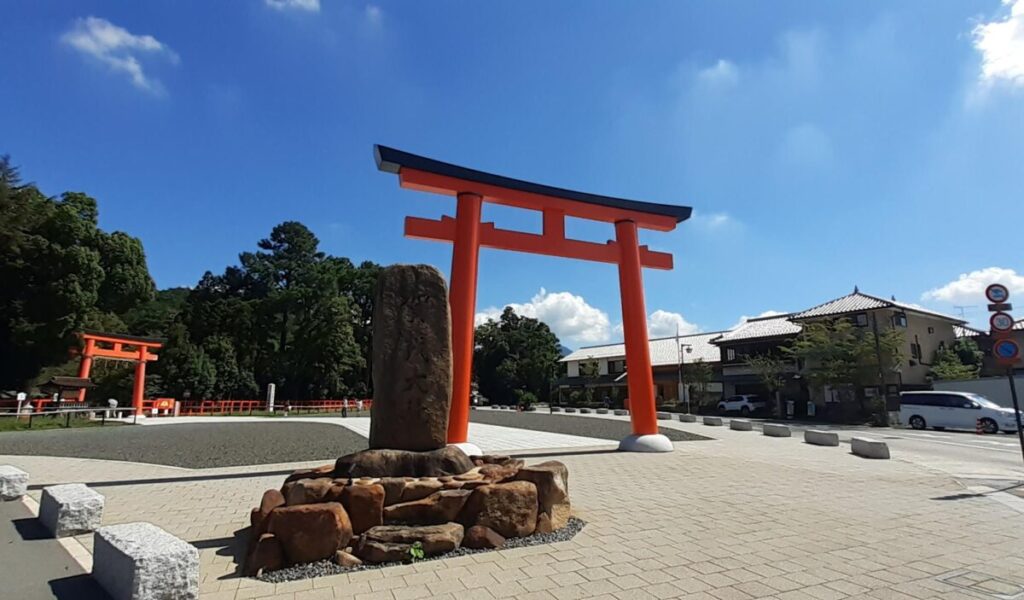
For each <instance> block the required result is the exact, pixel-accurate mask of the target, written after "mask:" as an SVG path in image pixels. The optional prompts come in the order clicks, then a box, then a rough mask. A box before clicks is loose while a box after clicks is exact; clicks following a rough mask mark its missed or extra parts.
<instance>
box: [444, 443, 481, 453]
mask: <svg viewBox="0 0 1024 600" xmlns="http://www.w3.org/2000/svg"><path fill="white" fill-rule="evenodd" d="M448 445H449V446H455V447H456V448H458V449H459V450H462V451H463V452H464V453H465V454H466V456H483V454H484V451H483V450H481V449H480V446H477V445H476V444H471V443H469V442H461V443H459V444H448Z"/></svg>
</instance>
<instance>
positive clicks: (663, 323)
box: [647, 309, 700, 338]
mask: <svg viewBox="0 0 1024 600" xmlns="http://www.w3.org/2000/svg"><path fill="white" fill-rule="evenodd" d="M677 331H678V332H679V334H680V335H688V334H691V333H700V327H698V326H697V325H695V324H693V323H691V322H689V321H687V320H686V319H684V318H683V315H681V314H679V313H674V312H669V311H667V310H660V309H659V310H656V311H654V312H652V313H651V314H650V316H649V317H647V336H648V337H652V338H656V337H668V336H670V335H675V334H676V332H677Z"/></svg>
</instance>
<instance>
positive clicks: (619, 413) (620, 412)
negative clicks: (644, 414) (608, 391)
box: [612, 408, 629, 417]
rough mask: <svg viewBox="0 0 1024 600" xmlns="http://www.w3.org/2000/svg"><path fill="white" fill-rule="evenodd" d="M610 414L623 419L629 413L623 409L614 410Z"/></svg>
mask: <svg viewBox="0 0 1024 600" xmlns="http://www.w3.org/2000/svg"><path fill="white" fill-rule="evenodd" d="M612 412H613V413H615V415H616V416H619V417H625V416H628V415H629V411H628V410H626V409H624V408H616V409H615V410H613V411H612Z"/></svg>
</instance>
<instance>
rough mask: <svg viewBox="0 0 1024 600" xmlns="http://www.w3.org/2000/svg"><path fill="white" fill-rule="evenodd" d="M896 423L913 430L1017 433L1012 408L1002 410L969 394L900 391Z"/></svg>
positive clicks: (983, 399) (996, 405)
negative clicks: (979, 427)
mask: <svg viewBox="0 0 1024 600" xmlns="http://www.w3.org/2000/svg"><path fill="white" fill-rule="evenodd" d="M900 423H903V424H904V425H910V426H911V427H913V428H914V429H924V428H926V427H931V428H933V429H946V428H949V429H970V430H972V431H973V430H975V429H976V428H977V426H978V425H980V426H981V429H982V431H984V432H985V433H999V432H1000V431H1004V432H1006V433H1016V431H1017V419H1016V418H1015V416H1014V414H1013V409H1012V408H1003V407H1002V406H999V405H998V404H996V403H995V402H992V401H991V400H989V399H988V398H986V397H984V396H979V395H978V394H972V393H970V392H946V391H941V392H939V391H934V392H903V393H902V394H900Z"/></svg>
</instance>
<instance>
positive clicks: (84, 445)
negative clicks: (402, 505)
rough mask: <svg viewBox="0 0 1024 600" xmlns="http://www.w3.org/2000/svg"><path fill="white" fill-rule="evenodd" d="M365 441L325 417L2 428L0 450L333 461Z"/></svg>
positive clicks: (212, 461)
mask: <svg viewBox="0 0 1024 600" xmlns="http://www.w3.org/2000/svg"><path fill="white" fill-rule="evenodd" d="M366 447H367V442H366V438H364V437H362V436H361V435H359V434H357V433H355V432H353V431H350V430H349V429H346V428H344V427H338V426H337V425H328V424H326V423H324V424H321V423H279V422H278V423H195V424H192V423H189V424H176V425H145V426H142V425H136V426H122V427H93V428H88V429H51V430H47V431H24V432H20V431H19V432H7V433H3V434H0V454H17V455H28V456H74V457H78V458H98V459H104V460H124V461H132V462H142V463H152V464H158V465H171V466H174V467H185V468H189V469H206V468H214V467H233V466H241V465H264V464H271V463H284V462H300V461H313V460H322V461H323V462H324V463H329V462H334V460H335V459H337V458H338V457H339V456H343V455H345V454H349V453H352V452H357V451H359V450H365V449H366Z"/></svg>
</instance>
